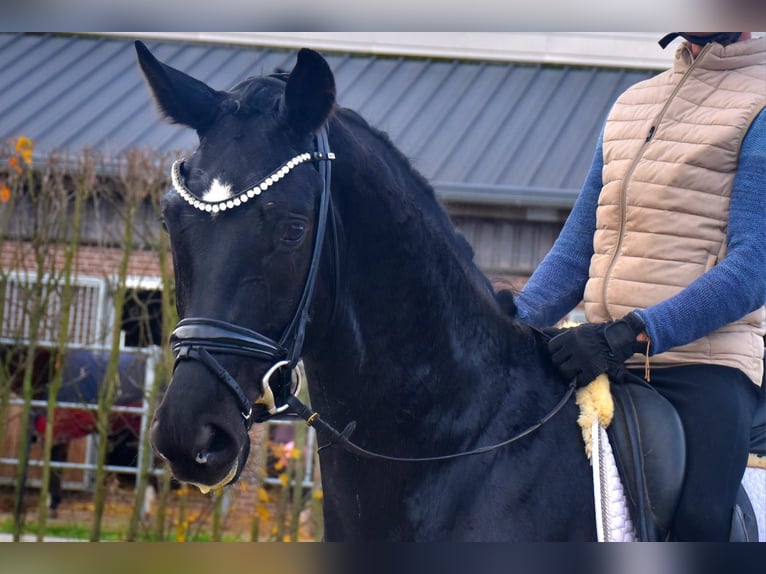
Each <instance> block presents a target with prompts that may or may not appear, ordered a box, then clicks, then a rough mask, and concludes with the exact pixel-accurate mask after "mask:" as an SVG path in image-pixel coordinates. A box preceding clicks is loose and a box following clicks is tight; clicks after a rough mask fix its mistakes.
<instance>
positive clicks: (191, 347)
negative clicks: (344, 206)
mask: <svg viewBox="0 0 766 574" xmlns="http://www.w3.org/2000/svg"><path fill="white" fill-rule="evenodd" d="M316 146H317V151H315V152H314V153H313V155H312V159H313V160H314V161H315V162H317V164H318V169H319V172H320V175H321V176H322V182H323V183H322V191H321V195H320V198H319V211H318V214H317V225H316V235H315V237H314V246H313V252H312V255H311V262H310V264H309V270H308V274H307V276H306V284H305V285H304V288H303V294H302V295H301V299H300V302H299V303H298V307H297V308H296V310H295V314H294V315H293V318H292V320H291V321H290V323H289V324H288V325H287V327H286V328H285V330H284V332H283V333H282V336H281V337H280V339H279V341H275V340H273V339H271V338H270V337H267V336H266V335H263V334H261V333H258V332H256V331H253V330H251V329H248V328H246V327H242V326H240V325H236V324H234V323H229V322H226V321H220V320H217V319H208V318H205V317H187V318H185V319H182V320H181V321H179V322H178V325H176V328H175V330H174V331H173V333H172V334H171V336H170V344H171V348H172V350H173V353H174V355H175V358H176V361H175V366H178V364H179V362H181V361H187V360H195V361H199V362H201V363H202V364H203V365H205V367H206V368H207V369H208V370H209V371H210V372H211V373H212V374H213V375H214V376H215V377H216V378H217V379H218V380H219V381H221V382H222V383H223V384H224V385H225V386H226V387H227V388H228V389H229V390H230V391H231V392H232V394H233V395H234V396H235V398H236V399H237V402H238V403H239V407H240V412H241V414H242V418H243V419H244V422H245V428H246V429H247V430H249V429H250V427H251V426H252V424H253V422H256V421H255V420H254V417H253V416H252V415H253V408H252V407H253V403H252V401H250V399H249V398H248V396H247V394H246V393H245V392H244V391H243V390H242V387H241V386H240V385H239V383H238V382H237V381H236V380H235V379H234V377H232V376H231V375H230V374H229V372H228V371H226V369H225V368H224V367H223V366H222V365H221V364H220V363H219V362H218V360H217V359H216V358H215V355H238V356H242V357H248V358H253V359H259V360H263V361H269V362H271V364H272V366H271V367H270V368H269V369H268V370H267V371H266V374H265V375H264V376H263V378H262V380H261V397H260V398H259V399H258V400H257V401H255V403H256V404H258V403H260V404H263V405H264V406H265V407H266V410H267V412H268V414H269V415H275V414H279V413H283V412H286V411H290V412H292V413H294V414H296V415H298V416H300V417H301V418H303V419H304V420H305V421H306V424H308V425H309V426H312V427H314V428H315V429H316V430H317V432H319V433H321V435H322V436H324V437H325V438H326V439H327V440H328V441H329V442H328V445H330V444H337V445H340V446H342V447H343V448H344V449H346V450H347V451H349V452H350V453H352V454H355V455H357V456H360V457H364V458H372V459H378V460H386V461H391V462H437V461H446V460H453V459H456V458H461V457H465V456H472V455H476V454H482V453H485V452H490V451H493V450H496V449H498V448H501V447H504V446H507V445H509V444H511V443H514V442H516V441H518V440H521V439H523V438H524V437H526V436H528V435H530V434H531V433H533V432H535V431H536V430H537V429H539V428H540V427H541V426H543V425H544V424H545V423H546V422H548V421H549V420H550V419H552V418H553V417H554V416H556V415H557V414H558V413H559V412H560V411H561V410H562V409H563V408H564V406H565V405H566V404H567V403H568V402H569V400H570V399H571V397H572V395H573V394H574V391H575V383H574V381H572V382H571V383H570V385H569V387H568V388H567V390H566V392H565V393H564V394H563V396H562V397H561V399H560V400H559V401H558V403H557V404H556V405H555V406H554V407H553V408H552V409H551V410H550V411H548V413H547V414H546V415H545V416H543V417H542V418H541V419H540V420H538V421H536V422H535V423H533V424H531V425H530V426H528V427H527V428H525V429H524V430H522V431H520V432H518V433H517V434H515V435H514V436H512V437H510V438H508V439H507V440H503V441H501V442H498V443H495V444H491V445H487V446H483V447H478V448H475V449H472V450H468V451H462V452H455V453H449V454H443V455H437V456H427V457H397V456H390V455H386V454H381V453H376V452H372V451H369V450H366V449H364V448H362V447H360V446H359V445H357V444H355V443H353V442H352V441H351V440H349V437H350V436H351V433H352V432H353V431H354V428H355V427H356V423H355V422H353V421H352V422H350V423H349V424H347V425H346V427H345V428H344V429H343V431H338V430H336V429H335V428H334V427H333V426H332V425H330V424H329V423H327V422H326V421H324V420H323V419H322V418H321V417H320V416H319V414H318V413H317V412H316V411H314V410H312V409H311V408H310V407H308V406H307V405H305V404H304V403H303V402H302V401H301V400H300V399H299V398H298V397H297V396H296V394H297V392H298V389H299V387H300V374H299V373H300V371H298V370H297V369H296V366H297V364H298V362H299V361H300V358H301V353H302V351H303V342H304V338H305V335H306V324H307V322H308V314H309V307H310V304H311V301H312V297H313V294H314V286H315V284H316V280H317V275H318V273H319V261H320V258H321V256H322V246H323V244H324V240H325V235H326V234H327V231H328V224H329V225H330V229H331V230H332V232H333V233H336V231H335V224H334V214H333V209H332V200H331V194H330V177H331V170H330V160H332V159H334V158H335V156H334V154H333V153H332V152H330V149H329V142H328V139H327V127H326V126H323V127H322V128H321V129H320V130H319V131H318V133H317V134H316ZM294 159H295V158H294ZM291 161H293V160H291ZM286 165H287V164H286ZM283 167H284V166H283ZM174 178H175V180H176V181H177V180H178V173H177V172H176V174H175V176H174ZM268 185H271V181H269V182H268ZM181 191H182V193H183V194H184V195H186V196H187V197H185V199H186V200H187V201H190V200H189V198H188V195H189V192H188V190H184V189H182V190H181ZM195 207H197V208H198V209H199V206H195ZM334 240H335V245H334V249H335V251H334V252H333V253H334V257H335V261H334V262H333V263H334V267H335V273H336V276H335V283H336V285H335V287H336V289H337V287H338V283H339V279H338V276H337V274H338V268H339V265H338V261H337V259H338V254H337V248H338V246H337V243H338V239H337V237H334ZM336 297H337V294H336ZM335 303H337V301H335ZM332 315H333V316H334V315H335V310H334V309H333V312H332ZM174 368H175V367H174ZM293 373H296V375H297V377H298V378H297V383H296V384H295V385H293V384H292V375H293ZM275 375H278V376H279V381H278V384H276V385H272V384H271V379H272V378H273V377H274V376H275ZM259 420H260V419H259ZM325 446H327V445H325ZM320 448H324V447H320Z"/></svg>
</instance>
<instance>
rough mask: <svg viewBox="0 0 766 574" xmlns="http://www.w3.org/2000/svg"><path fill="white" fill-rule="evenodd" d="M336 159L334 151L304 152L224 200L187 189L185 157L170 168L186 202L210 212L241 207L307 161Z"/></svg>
mask: <svg viewBox="0 0 766 574" xmlns="http://www.w3.org/2000/svg"><path fill="white" fill-rule="evenodd" d="M332 159H335V154H334V153H328V154H323V153H319V152H314V153H302V154H300V155H296V156H295V157H294V158H292V159H291V160H289V161H287V162H285V163H283V164H282V165H281V166H279V167H278V168H277V169H275V170H274V171H273V172H271V173H270V174H269V175H267V176H266V177H265V178H263V179H262V180H261V181H260V182H259V183H257V184H256V185H254V186H253V187H251V188H250V189H247V190H245V191H243V192H242V193H240V194H238V195H237V196H236V197H232V198H230V199H226V200H224V201H205V200H204V199H200V198H198V197H197V196H195V195H194V194H193V193H192V192H191V191H189V190H188V189H186V186H185V185H184V184H183V181H181V164H182V163H183V161H184V158H180V159H178V160H176V161H175V162H173V167H172V168H171V170H170V177H171V180H172V182H173V187H174V188H175V190H176V191H177V192H178V195H180V196H181V197H182V198H183V200H184V201H186V203H188V204H189V205H191V206H192V207H194V208H195V209H199V210H200V211H207V212H208V213H218V212H219V211H226V210H227V209H233V208H235V207H239V206H240V205H242V204H243V203H246V202H247V200H249V199H252V198H254V197H255V196H257V195H260V194H261V193H263V192H264V191H266V190H267V189H269V188H270V187H271V186H272V185H274V184H275V183H276V182H278V181H279V180H280V179H282V178H283V177H285V176H286V175H287V174H288V173H289V172H290V171H291V170H292V169H293V168H295V167H297V166H299V165H300V164H302V163H305V162H307V161H309V160H315V161H319V160H332Z"/></svg>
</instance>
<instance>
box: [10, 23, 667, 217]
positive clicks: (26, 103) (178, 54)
mask: <svg viewBox="0 0 766 574" xmlns="http://www.w3.org/2000/svg"><path fill="white" fill-rule="evenodd" d="M147 45H148V46H149V48H150V49H151V50H152V52H153V53H154V54H155V55H156V56H157V57H158V58H159V59H160V60H162V61H164V62H166V63H168V64H170V65H171V66H174V67H176V68H178V69H180V70H183V71H185V72H187V73H188V74H190V75H192V76H194V77H196V78H199V79H201V80H203V81H205V82H206V83H208V84H209V85H210V86H212V87H214V88H216V89H226V88H228V87H230V86H232V85H234V84H235V83H236V82H238V81H239V80H241V79H243V78H245V77H247V76H251V75H257V74H262V73H263V74H268V73H271V72H273V71H274V70H276V69H282V70H289V69H291V67H292V65H293V63H294V60H295V52H294V51H292V50H285V49H281V48H280V49H276V48H267V47H258V46H233V45H223V44H205V43H199V42H195V43H191V42H179V41H148V42H147ZM323 55H324V56H325V57H326V59H327V61H328V62H329V64H330V66H331V67H332V69H333V71H334V73H335V76H336V84H337V93H338V103H339V104H340V105H342V106H346V107H350V108H353V109H355V110H357V111H358V112H359V113H361V114H362V115H363V116H364V117H365V118H366V119H367V120H368V121H369V122H370V123H371V124H373V125H375V126H377V127H379V128H381V129H382V130H384V131H386V132H388V133H389V135H390V137H391V139H392V140H393V142H394V143H395V144H397V145H398V146H399V147H400V149H401V150H402V151H403V152H404V153H405V154H406V155H407V156H409V157H410V158H411V159H412V161H413V164H414V165H415V166H416V167H417V168H418V169H419V170H420V171H421V172H422V173H423V175H425V176H426V177H427V178H428V179H429V180H431V182H432V183H433V185H434V188H435V189H436V192H437V194H439V196H440V197H441V198H442V199H443V200H446V201H461V202H463V201H465V202H471V203H488V204H493V205H496V204H505V205H519V206H528V205H534V206H543V207H546V206H547V207H553V208H557V207H558V208H568V207H571V204H572V202H573V200H574V197H575V195H576V193H577V191H579V188H580V186H581V184H582V181H583V179H584V178H585V174H586V172H587V169H588V166H589V165H590V162H591V159H592V154H593V148H594V145H595V142H596V139H597V137H598V134H599V131H600V129H601V124H602V122H603V119H604V118H605V116H606V113H607V111H608V110H609V107H610V106H611V104H612V102H613V101H614V100H615V98H616V97H617V95H618V94H619V93H620V92H622V91H623V90H624V89H625V88H627V87H628V86H629V85H631V84H633V83H635V82H637V81H639V80H642V79H645V78H647V77H650V76H652V75H654V74H656V71H649V70H647V71H640V70H639V71H637V70H628V69H615V68H598V67H574V66H552V65H542V64H540V65H533V64H528V63H514V62H498V61H491V62H490V61H486V62H482V61H466V60H451V59H438V58H423V57H418V58H415V57H391V56H376V55H372V54H367V55H364V54H352V53H324V54H323ZM0 82H1V83H2V85H0V138H13V137H17V136H20V135H24V136H26V137H29V138H31V139H32V140H33V141H34V142H35V150H36V153H38V154H40V155H43V154H47V153H48V152H50V151H52V150H68V151H69V152H75V153H76V152H77V151H78V150H80V149H82V148H84V147H90V148H96V149H98V150H100V151H102V152H103V153H104V155H105V156H106V157H112V156H117V155H119V154H121V153H122V152H125V151H126V150H128V149H129V148H132V147H141V148H147V147H148V148H151V149H155V150H157V151H160V152H176V153H181V152H183V151H184V150H189V149H191V148H193V147H194V145H195V143H196V136H195V135H194V133H193V132H192V131H191V130H188V129H186V128H182V127H179V126H173V125H168V124H165V123H163V122H162V121H160V119H159V116H158V115H157V113H156V111H155V108H154V105H153V104H152V103H151V100H150V96H149V92H148V90H147V88H146V85H145V84H144V80H143V77H142V75H141V73H140V71H139V69H138V66H137V63H136V56H135V50H134V48H133V44H132V41H131V40H130V39H125V38H114V37H110V38H106V37H94V36H76V35H34V34H7V33H6V34H0Z"/></svg>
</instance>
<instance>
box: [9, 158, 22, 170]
mask: <svg viewBox="0 0 766 574" xmlns="http://www.w3.org/2000/svg"><path fill="white" fill-rule="evenodd" d="M8 166H9V167H10V168H11V169H12V170H13V171H15V172H16V173H21V171H22V169H21V164H20V163H19V158H17V157H16V156H15V155H14V156H11V157H9V158H8Z"/></svg>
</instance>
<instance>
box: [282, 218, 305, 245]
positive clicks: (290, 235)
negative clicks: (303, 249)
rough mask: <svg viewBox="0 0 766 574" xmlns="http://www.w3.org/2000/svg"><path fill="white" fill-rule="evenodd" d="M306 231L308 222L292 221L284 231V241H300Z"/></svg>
mask: <svg viewBox="0 0 766 574" xmlns="http://www.w3.org/2000/svg"><path fill="white" fill-rule="evenodd" d="M304 233H306V224H305V223H304V222H303V221H290V222H288V223H287V225H285V228H284V230H283V231H282V241H285V242H287V243H298V242H299V241H300V240H301V239H303V235H304Z"/></svg>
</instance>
